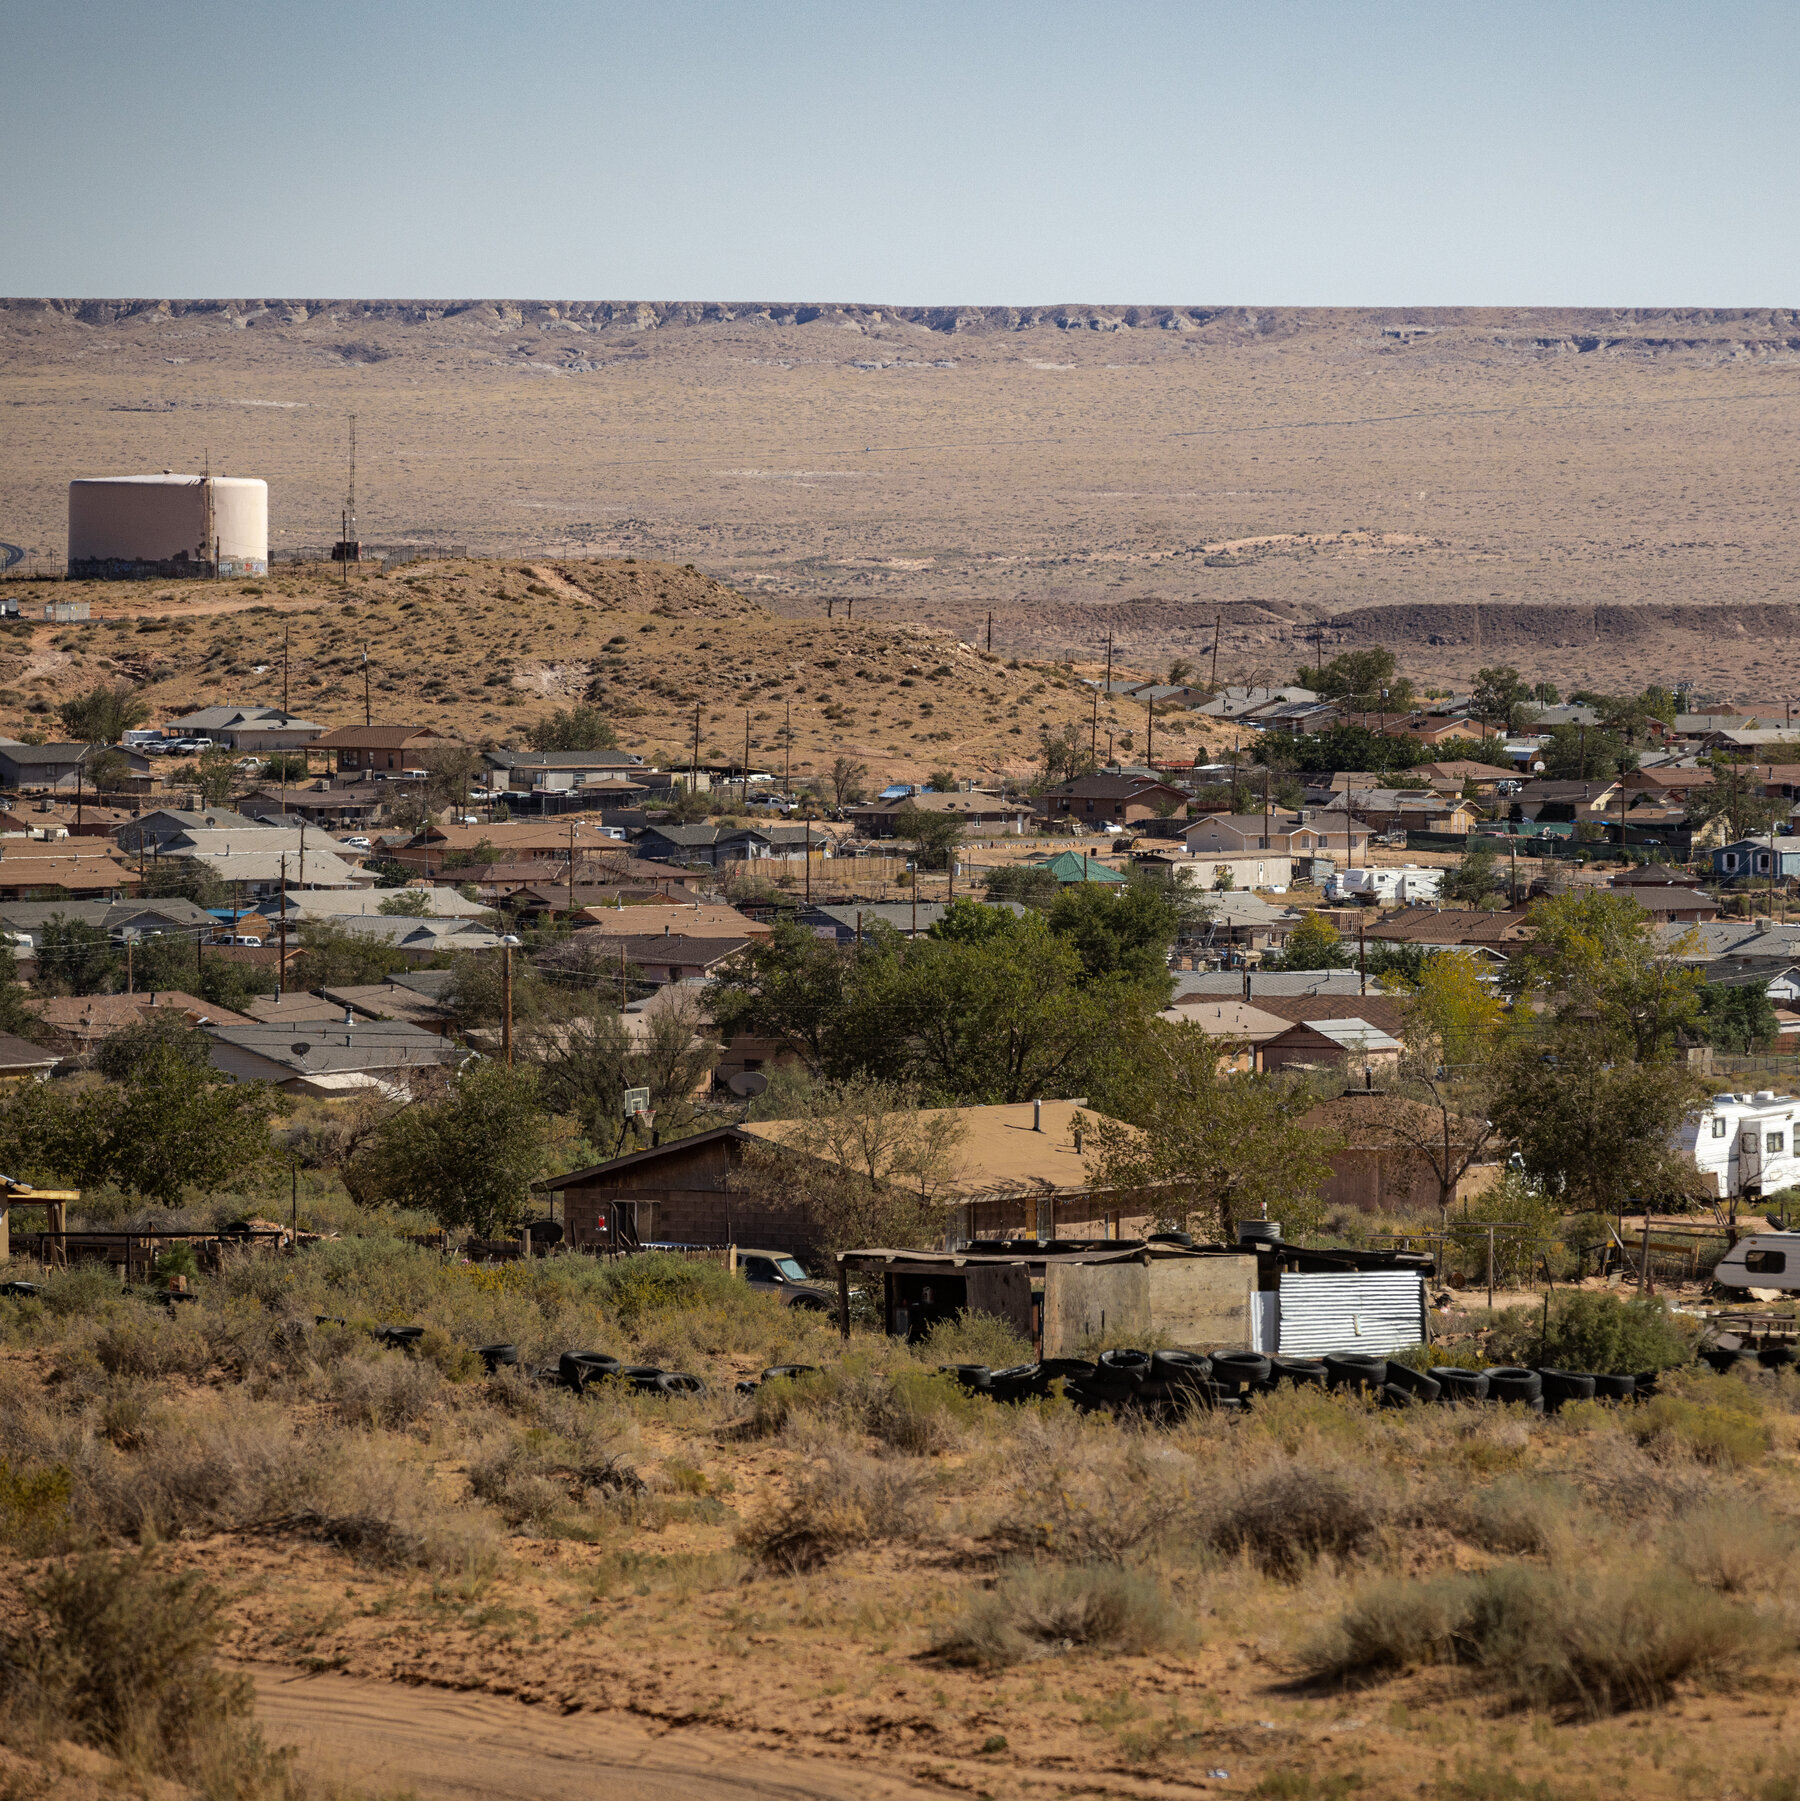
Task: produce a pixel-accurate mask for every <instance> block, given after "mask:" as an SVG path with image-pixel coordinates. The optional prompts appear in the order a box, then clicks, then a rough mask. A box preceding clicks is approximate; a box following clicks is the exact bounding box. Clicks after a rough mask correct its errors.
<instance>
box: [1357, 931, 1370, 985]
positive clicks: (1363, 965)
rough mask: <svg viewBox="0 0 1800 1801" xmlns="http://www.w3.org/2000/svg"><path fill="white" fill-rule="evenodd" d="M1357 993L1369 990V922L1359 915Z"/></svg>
mask: <svg viewBox="0 0 1800 1801" xmlns="http://www.w3.org/2000/svg"><path fill="white" fill-rule="evenodd" d="M1356 975H1357V993H1358V994H1367V993H1368V992H1369V922H1368V921H1367V920H1366V919H1363V918H1361V917H1359V918H1358V919H1357V922H1356Z"/></svg>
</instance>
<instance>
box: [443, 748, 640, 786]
mask: <svg viewBox="0 0 1800 1801" xmlns="http://www.w3.org/2000/svg"><path fill="white" fill-rule="evenodd" d="M481 760H482V765H483V772H482V774H481V776H480V778H479V780H480V783H481V786H482V787H484V788H486V789H487V790H488V792H489V793H491V794H503V793H506V792H508V791H509V790H510V791H514V792H518V793H523V794H529V793H531V792H532V791H533V790H534V789H539V788H556V789H564V788H580V787H585V786H586V785H587V784H588V783H589V782H592V781H604V780H607V779H609V778H613V777H618V776H625V777H627V778H629V777H630V776H631V775H632V774H633V772H635V771H637V770H641V769H643V767H644V759H643V758H642V757H640V756H638V755H637V754H636V753H635V752H632V751H624V750H489V751H483V752H482V756H481ZM660 785H661V786H663V787H665V788H666V787H668V786H669V779H668V778H665V779H664V781H663V782H662V783H661V784H660Z"/></svg>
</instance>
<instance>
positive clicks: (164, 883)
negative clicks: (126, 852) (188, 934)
mask: <svg viewBox="0 0 1800 1801" xmlns="http://www.w3.org/2000/svg"><path fill="white" fill-rule="evenodd" d="M138 898H139V899H140V900H188V901H192V902H193V903H194V905H195V906H196V907H216V906H219V905H221V904H222V903H223V901H224V898H225V884H224V883H223V882H222V881H220V879H219V878H218V877H217V876H216V875H214V874H213V872H212V870H211V869H209V868H208V867H207V866H206V864H204V863H202V862H201V861H200V859H199V858H198V857H151V858H150V859H148V861H146V862H145V864H144V881H143V886H142V887H141V888H139V890H138Z"/></svg>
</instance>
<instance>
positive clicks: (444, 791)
mask: <svg viewBox="0 0 1800 1801" xmlns="http://www.w3.org/2000/svg"><path fill="white" fill-rule="evenodd" d="M576 711H577V712H581V711H583V709H581V708H579V707H578V708H577V709H576ZM607 729H608V732H609V733H610V731H611V728H610V727H608V728H607ZM616 743H617V740H616V739H612V740H611V741H610V742H608V743H604V744H559V745H552V746H534V747H533V748H534V749H544V748H548V749H555V750H611V749H612V748H613V746H614V744H616ZM420 761H421V762H422V763H423V764H424V766H425V772H426V773H425V804H426V805H427V806H428V807H430V808H431V809H432V810H433V811H434V812H438V811H441V810H442V809H443V808H445V807H448V806H454V807H455V808H456V810H457V811H458V812H459V813H460V812H461V811H463V809H464V808H466V807H467V806H468V804H469V789H470V787H471V785H472V784H473V783H474V780H475V778H476V776H478V775H479V774H480V773H481V752H480V751H478V750H476V749H475V748H474V746H473V745H469V744H439V745H436V746H434V747H433V748H432V749H430V750H428V751H426V752H425V754H424V756H423V757H422V758H421V759H420Z"/></svg>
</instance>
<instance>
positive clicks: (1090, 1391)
mask: <svg viewBox="0 0 1800 1801" xmlns="http://www.w3.org/2000/svg"><path fill="white" fill-rule="evenodd" d="M1136 1392H1137V1384H1136V1383H1124V1382H1099V1381H1093V1382H1070V1383H1069V1384H1068V1385H1067V1386H1066V1387H1065V1388H1064V1389H1063V1394H1064V1397H1065V1398H1066V1399H1067V1400H1068V1402H1069V1405H1070V1406H1072V1407H1073V1408H1074V1409H1075V1410H1076V1412H1077V1413H1115V1412H1117V1411H1118V1410H1119V1409H1120V1408H1121V1407H1123V1406H1124V1405H1125V1404H1126V1403H1127V1402H1128V1401H1130V1399H1131V1397H1132V1396H1133V1395H1134V1394H1135V1393H1136Z"/></svg>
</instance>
